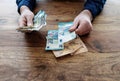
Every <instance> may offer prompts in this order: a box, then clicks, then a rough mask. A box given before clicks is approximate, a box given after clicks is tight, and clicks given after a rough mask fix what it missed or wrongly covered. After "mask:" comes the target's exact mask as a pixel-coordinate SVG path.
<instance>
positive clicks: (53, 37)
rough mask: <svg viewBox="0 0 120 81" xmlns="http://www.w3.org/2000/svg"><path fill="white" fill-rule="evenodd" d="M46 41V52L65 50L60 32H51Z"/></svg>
mask: <svg viewBox="0 0 120 81" xmlns="http://www.w3.org/2000/svg"><path fill="white" fill-rule="evenodd" d="M46 39H47V42H46V48H45V50H62V49H64V44H63V41H62V39H61V38H59V36H58V30H49V31H48V34H47V37H46Z"/></svg>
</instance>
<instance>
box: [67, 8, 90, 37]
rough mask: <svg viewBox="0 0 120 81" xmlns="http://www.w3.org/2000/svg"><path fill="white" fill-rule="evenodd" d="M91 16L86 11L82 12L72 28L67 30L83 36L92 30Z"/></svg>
mask: <svg viewBox="0 0 120 81" xmlns="http://www.w3.org/2000/svg"><path fill="white" fill-rule="evenodd" d="M91 20H92V15H91V12H90V11H88V10H83V11H82V12H81V13H80V14H79V15H78V16H77V17H76V18H75V19H74V22H73V26H72V27H71V28H70V29H69V30H70V31H71V32H72V31H75V33H76V34H78V35H85V34H88V33H90V31H91V30H92V23H91Z"/></svg>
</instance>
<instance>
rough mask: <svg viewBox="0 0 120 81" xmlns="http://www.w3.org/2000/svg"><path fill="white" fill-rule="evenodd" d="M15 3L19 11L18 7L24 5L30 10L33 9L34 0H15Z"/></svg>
mask: <svg viewBox="0 0 120 81" xmlns="http://www.w3.org/2000/svg"><path fill="white" fill-rule="evenodd" d="M16 4H17V6H18V12H19V13H20V7H21V6H23V5H25V6H27V7H28V8H29V9H30V10H31V11H33V9H34V7H35V4H36V0H16Z"/></svg>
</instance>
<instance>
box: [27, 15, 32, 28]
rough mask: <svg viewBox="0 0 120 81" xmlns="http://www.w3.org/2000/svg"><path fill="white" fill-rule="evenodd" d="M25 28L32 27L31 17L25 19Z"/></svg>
mask: <svg viewBox="0 0 120 81" xmlns="http://www.w3.org/2000/svg"><path fill="white" fill-rule="evenodd" d="M27 26H28V27H31V26H33V17H31V16H30V17H28V18H27Z"/></svg>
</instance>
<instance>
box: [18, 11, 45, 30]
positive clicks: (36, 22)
mask: <svg viewBox="0 0 120 81" xmlns="http://www.w3.org/2000/svg"><path fill="white" fill-rule="evenodd" d="M46 17H47V14H46V13H45V11H43V10H40V11H39V12H38V13H37V14H36V15H35V16H34V19H33V26H31V27H28V26H24V27H19V28H18V29H17V30H18V31H21V32H32V31H39V30H40V29H41V28H42V27H43V26H45V25H46Z"/></svg>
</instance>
